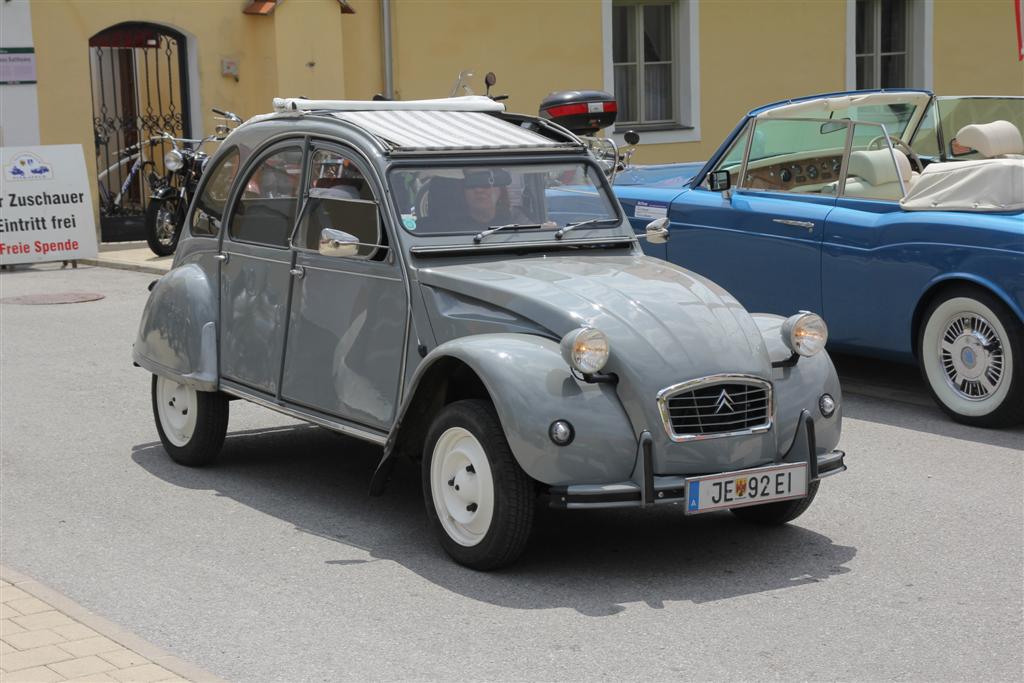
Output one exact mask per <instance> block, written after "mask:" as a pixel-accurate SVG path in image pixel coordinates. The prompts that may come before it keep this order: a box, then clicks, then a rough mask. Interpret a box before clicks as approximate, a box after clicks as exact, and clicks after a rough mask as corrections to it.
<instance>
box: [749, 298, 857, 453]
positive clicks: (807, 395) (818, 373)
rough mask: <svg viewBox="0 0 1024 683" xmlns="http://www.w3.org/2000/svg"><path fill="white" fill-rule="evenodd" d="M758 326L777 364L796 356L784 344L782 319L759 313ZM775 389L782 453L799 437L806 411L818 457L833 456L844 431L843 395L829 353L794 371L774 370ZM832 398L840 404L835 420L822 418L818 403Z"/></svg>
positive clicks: (798, 365) (755, 316)
mask: <svg viewBox="0 0 1024 683" xmlns="http://www.w3.org/2000/svg"><path fill="white" fill-rule="evenodd" d="M751 317H753V319H754V322H756V323H757V327H758V329H760V330H761V336H762V337H764V341H765V344H766V345H767V347H768V357H769V358H770V359H771V360H772V361H773V362H774V361H780V360H784V359H786V358H789V357H790V355H792V352H791V351H790V350H789V348H788V347H787V346H786V345H785V343H784V342H783V341H782V334H781V328H782V323H783V322H784V321H785V320H786V319H785V318H783V317H782V316H778V315H767V314H762V313H755V314H753V315H752V316H751ZM772 385H773V387H774V390H775V427H776V429H777V430H778V432H777V433H776V444H777V445H778V449H779V452H784V451H785V450H787V449H788V448H789V447H790V445H791V444H792V442H793V439H794V438H795V437H796V436H797V433H796V432H797V427H798V426H799V425H800V412H801V411H804V410H806V411H807V414H808V415H810V416H811V419H813V420H814V434H815V437H816V439H815V441H816V446H817V449H816V450H817V451H818V454H821V453H828V452H831V451H832V450H833V449H834V448H835V447H836V445H838V444H839V435H840V432H841V431H842V428H843V395H842V389H841V388H840V386H839V375H838V374H836V369H835V366H833V365H832V359H831V358H830V357H829V355H828V352H827V351H822V352H821V353H818V354H816V355H814V356H809V357H803V356H801V357H800V359H799V360H798V361H797V363H796V365H793V366H791V367H781V368H774V369H773V371H772ZM825 393H827V394H830V395H831V396H832V398H834V399H835V401H836V406H837V407H836V411H835V413H833V414H832V416H831V417H827V418H826V417H825V416H823V415H822V414H821V410H820V409H819V407H818V399H819V398H821V395H822V394H825Z"/></svg>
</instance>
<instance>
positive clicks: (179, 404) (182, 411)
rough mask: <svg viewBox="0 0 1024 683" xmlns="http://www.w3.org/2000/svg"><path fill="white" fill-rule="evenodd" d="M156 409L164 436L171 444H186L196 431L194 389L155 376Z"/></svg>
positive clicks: (196, 410)
mask: <svg viewBox="0 0 1024 683" xmlns="http://www.w3.org/2000/svg"><path fill="white" fill-rule="evenodd" d="M156 392H157V399H156V409H157V417H158V419H159V420H160V426H161V427H162V428H163V431H164V436H166V437H167V440H168V441H170V442H171V443H172V444H173V445H175V446H177V447H179V448H181V447H183V446H187V445H188V442H189V441H191V440H192V435H193V434H194V433H195V431H196V415H197V414H198V412H199V407H198V405H197V403H198V400H197V396H196V393H197V392H196V390H195V389H193V388H191V387H187V386H185V385H184V384H178V383H177V382H175V381H174V380H170V379H167V378H166V377H157V378H156Z"/></svg>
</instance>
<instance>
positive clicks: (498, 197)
mask: <svg viewBox="0 0 1024 683" xmlns="http://www.w3.org/2000/svg"><path fill="white" fill-rule="evenodd" d="M464 175H465V179H464V181H463V185H462V192H463V197H464V199H465V203H466V218H467V220H468V221H470V222H471V223H472V224H474V227H481V228H487V227H490V226H493V225H500V224H503V223H508V222H510V221H511V220H512V212H511V210H510V208H509V197H508V190H507V188H508V185H509V184H510V183H511V182H512V177H511V176H510V175H509V173H508V171H505V170H502V169H483V170H472V171H471V170H468V169H467V170H466V171H465V172H464Z"/></svg>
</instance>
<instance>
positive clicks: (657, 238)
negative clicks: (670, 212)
mask: <svg viewBox="0 0 1024 683" xmlns="http://www.w3.org/2000/svg"><path fill="white" fill-rule="evenodd" d="M668 225H669V220H668V218H667V217H666V218H657V219H655V220H653V221H651V222H650V223H648V224H647V227H646V228H645V229H644V236H645V237H646V238H647V241H648V242H650V243H651V244H665V242H668Z"/></svg>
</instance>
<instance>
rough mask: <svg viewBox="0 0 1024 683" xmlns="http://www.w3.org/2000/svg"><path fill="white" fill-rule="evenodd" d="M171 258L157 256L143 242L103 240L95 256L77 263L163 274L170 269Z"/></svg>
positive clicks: (172, 258)
mask: <svg viewBox="0 0 1024 683" xmlns="http://www.w3.org/2000/svg"><path fill="white" fill-rule="evenodd" d="M173 260H174V257H173V256H157V255H156V254H154V253H153V252H152V251H150V250H149V246H148V245H147V244H146V243H145V242H105V243H103V244H101V245H100V247H99V254H97V256H96V258H94V259H82V260H81V261H79V263H82V264H85V265H92V266H104V267H106V268H120V269H122V270H134V271H138V272H141V273H153V274H154V275H163V274H164V273H166V272H167V271H168V270H170V269H171V262H172V261H173Z"/></svg>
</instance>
